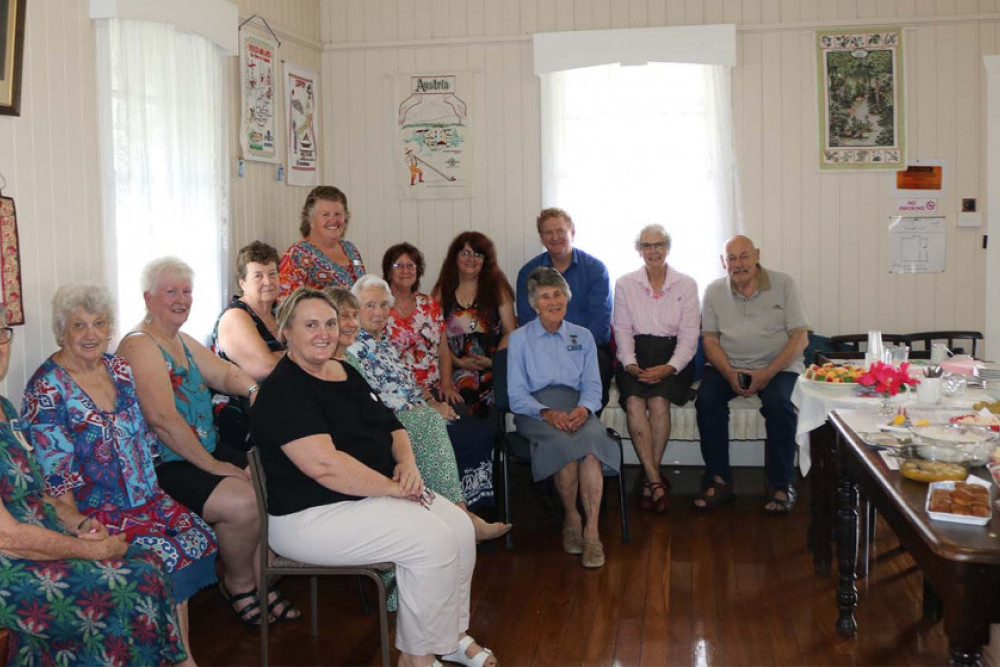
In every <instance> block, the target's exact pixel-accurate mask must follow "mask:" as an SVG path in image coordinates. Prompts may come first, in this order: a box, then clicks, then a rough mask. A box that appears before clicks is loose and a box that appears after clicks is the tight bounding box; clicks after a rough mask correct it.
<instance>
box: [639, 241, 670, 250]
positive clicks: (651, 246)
mask: <svg viewBox="0 0 1000 667" xmlns="http://www.w3.org/2000/svg"><path fill="white" fill-rule="evenodd" d="M666 247H667V242H666V241H657V242H656V243H640V244H639V250H663V249H664V248H666Z"/></svg>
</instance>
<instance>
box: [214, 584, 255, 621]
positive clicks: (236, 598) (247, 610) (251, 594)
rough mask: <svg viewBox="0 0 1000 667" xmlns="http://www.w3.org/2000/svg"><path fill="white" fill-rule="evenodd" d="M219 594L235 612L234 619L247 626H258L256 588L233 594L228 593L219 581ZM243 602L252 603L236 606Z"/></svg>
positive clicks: (224, 585)
mask: <svg viewBox="0 0 1000 667" xmlns="http://www.w3.org/2000/svg"><path fill="white" fill-rule="evenodd" d="M219 592H220V593H221V594H222V597H223V599H224V600H225V601H226V602H228V603H229V606H230V607H232V608H233V611H234V612H236V617H237V618H239V619H240V621H242V622H243V623H246V624H247V625H255V626H259V625H260V600H258V599H257V589H256V588H251V589H250V590H249V591H247V592H246V593H237V594H233V593H230V592H229V589H228V588H226V584H225V583H224V582H222V581H219ZM243 600H252V602H249V603H247V604H245V605H243V606H238V603H239V602H242V601H243Z"/></svg>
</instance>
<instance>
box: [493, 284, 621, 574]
mask: <svg viewBox="0 0 1000 667" xmlns="http://www.w3.org/2000/svg"><path fill="white" fill-rule="evenodd" d="M571 297H572V293H571V292H570V289H569V285H567V284H566V279H565V278H563V277H562V275H561V274H560V273H559V272H558V271H557V270H555V269H553V268H551V267H539V268H537V269H535V270H534V271H532V272H531V275H530V276H529V277H528V301H529V302H530V303H531V307H532V308H533V309H534V310H535V312H536V313H538V318H537V319H535V320H532V321H531V322H529V323H528V324H526V325H524V326H523V327H521V328H520V329H517V330H516V331H514V332H513V333H512V334H511V336H510V343H509V351H508V367H507V385H508V394H509V395H510V405H511V410H512V411H513V412H514V413H515V416H514V423H515V424H516V425H517V430H518V432H519V433H520V434H521V435H523V436H524V437H525V438H527V439H528V440H529V441H530V442H531V469H532V475H533V476H534V478H535V481H538V480H542V479H545V478H547V477H550V476H554V478H555V484H556V489H558V491H559V495H560V497H561V498H562V503H563V507H564V508H565V510H566V517H565V520H564V523H563V550H564V551H566V553H570V554H583V566H584V567H601V566H602V565H604V547H603V545H602V544H601V538H600V534H599V532H598V526H597V522H598V514H599V511H600V506H601V495H602V494H603V492H604V472H603V469H602V464H603V465H605V466H607V467H609V468H611V469H614V470H617V469H618V466H619V463H618V454H617V447H616V445H615V443H614V442H613V441H612V440H611V439H610V438H609V437H608V435H607V433H606V431H605V429H604V426H602V425H601V422H600V420H599V419H598V418H597V416H596V415H595V414H594V413H595V412H596V411H598V410H600V409H601V376H600V373H599V371H598V368H597V346H596V345H595V344H594V337H593V335H592V334H591V333H590V331H588V330H587V329H586V328H584V327H580V326H577V325H575V324H571V323H569V322H566V321H565V317H566V304H567V303H569V300H570V298H571ZM577 495H579V497H580V500H581V501H582V503H583V510H584V511H583V516H581V514H580V512H579V511H578V510H577Z"/></svg>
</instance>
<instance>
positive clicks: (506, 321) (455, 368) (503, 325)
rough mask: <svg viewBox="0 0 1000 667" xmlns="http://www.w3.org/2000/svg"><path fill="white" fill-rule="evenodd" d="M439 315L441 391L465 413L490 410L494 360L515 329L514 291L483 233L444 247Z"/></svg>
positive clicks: (462, 237)
mask: <svg viewBox="0 0 1000 667" xmlns="http://www.w3.org/2000/svg"><path fill="white" fill-rule="evenodd" d="M432 294H433V295H434V297H435V298H436V299H438V301H440V302H441V307H442V309H443V310H444V319H445V331H446V333H447V336H448V350H449V352H450V357H451V359H450V370H451V373H450V374H449V373H448V370H449V363H448V361H446V360H444V359H442V368H441V386H442V392H443V393H444V394H445V396H446V397H448V400H449V401H452V402H455V403H457V400H456V399H454V398H453V397H450V396H449V394H448V389H449V388H450V387H451V386H454V388H455V390H457V392H458V393H459V395H460V397H461V399H462V402H464V403H465V405H466V406H467V407H468V409H469V410H470V412H471V413H472V414H473V415H475V416H479V417H485V416H488V415H489V414H490V412H491V410H492V408H493V355H494V353H496V351H497V348H498V347H499V346H500V342H501V340H502V339H503V338H504V337H505V336H507V335H508V334H510V332H511V331H513V330H514V329H515V328H516V327H517V321H516V319H515V317H514V290H513V289H511V286H510V283H509V282H508V281H507V277H506V276H505V275H504V274H503V271H501V270H500V267H499V266H498V265H497V252H496V248H494V246H493V242H492V241H490V240H489V239H488V238H487V237H486V236H485V235H484V234H481V233H479V232H463V233H462V234H459V235H458V236H456V237H455V240H454V241H452V242H451V246H449V247H448V253H447V255H446V256H445V259H444V263H443V264H442V265H441V273H440V275H439V276H438V281H437V284H436V285H434V290H433V292H432Z"/></svg>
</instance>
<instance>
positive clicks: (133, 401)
mask: <svg viewBox="0 0 1000 667" xmlns="http://www.w3.org/2000/svg"><path fill="white" fill-rule="evenodd" d="M113 312H114V305H113V304H112V302H111V297H110V296H109V295H108V291H107V290H106V289H104V288H103V287H98V286H96V285H68V286H64V287H60V288H59V289H58V290H57V291H56V294H55V296H54V297H53V299H52V331H53V333H55V336H56V341H57V342H58V344H59V350H58V351H57V352H55V354H53V355H52V356H51V357H49V358H48V359H47V360H46V361H45V362H44V363H43V364H42V365H41V366H40V367H39V368H38V370H37V371H35V374H34V375H33V376H32V378H31V380H30V381H29V382H28V387H27V389H26V390H25V393H24V409H23V413H22V414H23V417H24V419H25V421H26V422H27V423H28V424H29V425H30V428H29V430H30V431H31V439H32V440H33V441H34V444H35V450H36V453H37V455H38V460H39V462H40V463H41V464H42V466H43V468H44V470H45V481H46V491H47V492H48V494H49V495H51V496H52V497H53V498H54V499H55V500H56V503H57V504H58V505H59V506H63V507H65V508H67V509H68V510H70V511H72V512H79V513H80V514H82V515H83V516H86V517H88V518H87V521H88V522H96V523H97V524H99V525H100V526H102V527H103V528H106V529H107V533H108V534H110V535H117V534H119V533H121V534H123V535H125V536H126V538H127V539H128V541H130V542H134V543H135V544H137V545H142V546H144V547H145V548H147V549H149V550H150V551H151V552H152V553H156V554H157V555H158V556H159V557H160V558H162V560H163V562H164V564H165V566H166V570H167V572H168V573H169V574H170V579H171V582H172V584H173V590H174V600H175V602H176V603H177V618H178V621H179V627H180V631H181V638H182V639H183V641H184V644H185V646H186V647H188V654H189V657H190V653H191V650H190V643H189V642H188V603H187V601H188V599H189V598H190V597H191V596H193V595H194V594H195V593H196V592H198V590H199V589H201V588H203V587H205V586H208V585H210V584H212V583H214V582H215V556H216V551H217V548H216V543H215V536H214V534H213V533H212V529H211V528H209V527H208V524H206V523H205V522H204V521H203V520H202V519H201V518H200V517H199V516H197V515H196V514H194V513H193V512H191V511H190V510H188V508H186V507H184V506H182V505H181V504H179V503H178V502H177V501H175V500H174V499H173V498H171V497H170V496H168V495H167V494H166V493H165V492H164V491H163V489H162V488H160V485H159V484H158V483H157V481H156V473H155V472H154V468H153V452H154V451H155V450H156V449H157V448H158V447H159V443H158V442H157V440H156V437H155V436H153V434H152V430H151V429H150V428H149V425H148V424H147V423H146V420H145V418H144V417H143V414H142V410H141V409H140V408H139V402H138V400H137V398H136V391H135V384H134V381H133V379H132V369H131V367H130V366H129V364H128V362H126V361H125V360H124V359H122V358H121V357H115V356H112V355H110V354H107V349H108V340H109V339H110V338H111V332H112V328H113V326H114V315H113ZM81 525H83V524H81ZM95 530H96V526H95ZM193 662H194V660H193V659H191V663H192V664H193Z"/></svg>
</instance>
